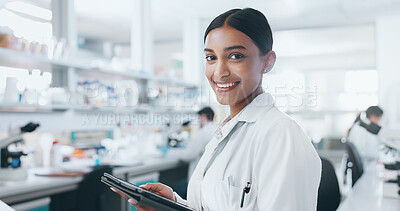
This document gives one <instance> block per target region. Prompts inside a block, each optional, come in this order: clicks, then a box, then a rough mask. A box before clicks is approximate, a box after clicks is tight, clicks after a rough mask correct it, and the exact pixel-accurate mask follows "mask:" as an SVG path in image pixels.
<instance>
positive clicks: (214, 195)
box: [120, 8, 321, 211]
mask: <svg viewBox="0 0 400 211" xmlns="http://www.w3.org/2000/svg"><path fill="white" fill-rule="evenodd" d="M204 43H205V49H204V54H205V59H206V72H205V74H206V76H207V78H208V81H209V83H210V85H211V87H212V88H213V90H214V92H215V94H216V96H217V100H218V102H219V103H221V104H223V105H229V106H230V115H229V116H228V117H227V118H226V119H225V121H223V122H222V123H221V125H220V126H219V127H218V128H217V130H216V132H215V134H214V136H213V138H212V140H211V141H210V143H209V144H208V145H207V146H206V148H205V152H204V154H203V156H202V158H201V159H200V161H199V163H198V165H197V167H196V169H195V171H194V173H193V175H192V177H191V178H190V181H189V186H188V200H187V201H184V200H182V199H181V198H180V197H179V196H178V195H177V194H175V193H174V192H173V190H172V189H171V188H169V187H168V186H166V185H163V184H160V183H156V184H151V183H148V184H146V185H144V186H141V187H142V188H145V189H148V190H150V191H153V192H155V193H158V194H160V195H163V196H165V197H167V198H170V199H172V200H175V201H178V202H180V203H184V204H187V205H188V206H189V207H192V208H194V209H195V210H221V211H225V210H269V211H276V210H281V211H296V210H299V211H305V210H307V211H309V210H315V209H316V203H317V192H318V186H319V182H320V175H321V162H320V159H319V157H318V155H317V153H316V151H315V150H314V148H313V146H312V144H311V142H310V140H309V138H308V137H307V136H306V134H305V133H304V131H303V130H302V128H301V127H300V126H299V125H298V124H297V123H296V122H295V121H294V120H292V119H291V118H290V117H289V116H287V115H286V114H284V113H282V112H281V111H280V110H278V109H277V108H276V107H275V106H274V100H273V99H272V97H271V95H270V94H268V93H263V89H262V87H261V84H262V78H263V74H265V73H268V72H269V71H270V70H271V69H272V67H273V66H274V63H275V59H276V56H275V53H274V52H273V51H272V32H271V29H270V26H269V24H268V21H267V19H266V18H265V16H264V15H263V14H262V13H261V12H259V11H257V10H254V9H251V8H246V9H233V10H229V11H227V12H225V13H223V14H221V15H219V16H218V17H216V18H215V19H214V20H213V21H212V22H211V24H210V25H209V26H208V28H207V30H206V32H205V35H204ZM120 194H121V193H120ZM121 195H123V194H121ZM123 196H124V195H123ZM124 197H126V198H127V199H128V197H127V196H124ZM130 202H131V203H132V204H134V205H135V206H136V208H138V210H151V209H150V208H148V207H143V206H142V205H139V204H137V203H135V202H134V201H133V200H130Z"/></svg>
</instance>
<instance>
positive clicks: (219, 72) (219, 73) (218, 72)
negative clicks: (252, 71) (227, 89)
mask: <svg viewBox="0 0 400 211" xmlns="http://www.w3.org/2000/svg"><path fill="white" fill-rule="evenodd" d="M230 74H231V72H230V71H229V68H228V66H227V65H226V64H225V62H224V61H218V63H217V64H216V67H215V71H214V78H215V79H221V78H226V77H228V76H229V75H230Z"/></svg>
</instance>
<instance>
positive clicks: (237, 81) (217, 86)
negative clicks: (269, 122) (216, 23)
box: [204, 26, 275, 110]
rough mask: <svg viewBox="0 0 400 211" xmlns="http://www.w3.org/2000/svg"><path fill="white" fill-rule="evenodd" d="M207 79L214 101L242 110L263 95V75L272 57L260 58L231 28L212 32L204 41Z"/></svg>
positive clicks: (250, 43)
mask: <svg viewBox="0 0 400 211" xmlns="http://www.w3.org/2000/svg"><path fill="white" fill-rule="evenodd" d="M204 53H205V58H206V76H207V79H208V81H209V83H210V85H211V87H212V88H213V90H214V92H215V94H216V96H217V100H218V102H219V103H221V104H223V105H230V106H231V110H232V106H241V107H242V108H243V107H244V106H245V105H247V104H248V103H250V102H251V101H252V100H253V99H254V98H255V97H256V96H257V95H258V94H260V93H262V89H261V83H262V77H263V73H266V72H268V71H270V70H271V69H272V67H273V65H274V63H275V53H274V52H273V51H270V52H268V53H267V54H266V55H261V53H260V50H259V48H258V47H257V45H256V44H255V43H254V42H253V40H252V39H251V38H249V37H248V36H247V35H245V34H244V33H242V32H240V31H238V30H237V29H235V28H233V27H230V26H223V27H220V28H216V29H213V30H211V31H210V32H209V33H208V35H207V37H206V40H205V49H204Z"/></svg>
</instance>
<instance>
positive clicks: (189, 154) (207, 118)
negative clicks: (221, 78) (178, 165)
mask: <svg viewBox="0 0 400 211" xmlns="http://www.w3.org/2000/svg"><path fill="white" fill-rule="evenodd" d="M197 114H198V115H199V122H200V129H199V131H198V132H197V134H196V136H195V137H194V138H193V139H191V140H189V141H188V142H187V144H186V146H185V147H184V148H172V149H170V150H169V151H168V154H167V156H169V157H174V158H179V159H180V160H182V161H185V162H190V164H189V171H188V179H190V176H191V175H192V173H193V171H194V169H195V168H196V166H197V163H198V162H199V160H200V157H201V155H203V152H204V148H205V147H206V145H207V144H208V142H210V140H211V138H212V137H213V135H214V131H215V129H216V126H215V124H214V111H213V110H212V109H211V108H210V107H204V108H203V109H201V110H200V111H198V112H197Z"/></svg>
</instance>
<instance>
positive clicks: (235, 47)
mask: <svg viewBox="0 0 400 211" xmlns="http://www.w3.org/2000/svg"><path fill="white" fill-rule="evenodd" d="M234 49H246V48H245V47H244V46H243V45H234V46H230V47H227V48H225V49H224V52H227V51H230V50H234ZM204 51H208V52H211V53H214V50H212V49H209V48H204Z"/></svg>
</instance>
